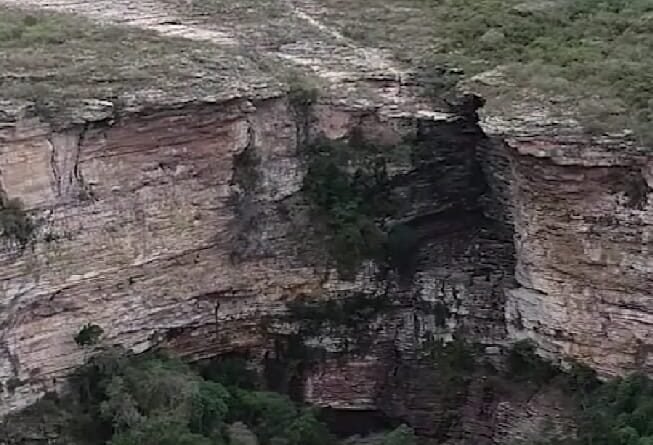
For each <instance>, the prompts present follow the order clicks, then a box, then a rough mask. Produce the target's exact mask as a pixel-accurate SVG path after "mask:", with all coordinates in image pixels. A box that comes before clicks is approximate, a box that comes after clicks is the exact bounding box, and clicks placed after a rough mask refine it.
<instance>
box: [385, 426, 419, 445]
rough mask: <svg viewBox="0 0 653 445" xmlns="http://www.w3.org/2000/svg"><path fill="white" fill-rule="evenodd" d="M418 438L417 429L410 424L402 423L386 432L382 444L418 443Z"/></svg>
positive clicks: (412, 444) (409, 444) (411, 444)
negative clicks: (416, 435)
mask: <svg viewBox="0 0 653 445" xmlns="http://www.w3.org/2000/svg"><path fill="white" fill-rule="evenodd" d="M416 444H417V438H416V437H415V431H414V430H413V429H412V428H410V427H409V426H407V425H405V424H402V425H399V426H398V427H397V428H396V429H394V430H393V431H391V432H390V433H388V434H386V436H385V437H384V438H383V442H382V443H381V445H416Z"/></svg>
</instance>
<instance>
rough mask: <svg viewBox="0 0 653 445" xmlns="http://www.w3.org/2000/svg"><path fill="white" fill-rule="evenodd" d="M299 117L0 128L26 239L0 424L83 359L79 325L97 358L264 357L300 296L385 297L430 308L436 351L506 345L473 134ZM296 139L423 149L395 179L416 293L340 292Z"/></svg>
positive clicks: (5, 167)
mask: <svg viewBox="0 0 653 445" xmlns="http://www.w3.org/2000/svg"><path fill="white" fill-rule="evenodd" d="M310 114H311V118H310V119H309V120H308V121H307V120H306V119H305V118H304V117H303V116H301V115H300V114H298V113H296V112H295V111H294V110H293V109H292V107H290V106H289V104H288V102H287V101H286V100H285V99H281V98H276V99H274V98H273V99H268V100H261V101H258V102H250V101H247V100H244V99H243V100H233V101H231V102H228V103H223V104H219V105H204V106H196V107H186V108H184V109H170V110H161V111H152V112H147V113H145V112H143V113H141V114H136V115H131V116H128V117H126V118H122V119H116V120H115V121H114V120H101V121H99V122H93V123H88V124H86V125H83V126H78V127H74V128H69V129H67V130H65V131H59V132H54V131H52V130H51V129H50V128H49V127H48V125H46V124H44V123H42V122H40V121H39V120H38V119H36V118H27V117H24V118H22V119H18V120H17V121H16V122H10V123H7V124H6V125H4V126H3V128H2V133H1V136H0V138H1V140H2V152H1V158H0V159H1V164H2V167H1V171H2V177H1V178H2V190H3V193H5V194H6V196H8V197H11V198H13V197H19V198H21V199H22V200H23V201H24V202H25V204H26V207H27V208H28V209H29V210H30V211H31V212H32V214H33V219H34V221H35V224H36V226H37V230H36V238H37V240H36V242H34V243H31V244H30V245H28V246H26V247H25V248H24V249H22V250H21V249H19V248H18V247H17V246H15V245H7V246H5V248H4V250H3V256H2V267H1V268H0V270H1V273H2V305H3V310H2V333H1V340H2V357H1V361H0V377H1V379H2V381H3V383H4V387H5V388H8V387H11V391H9V390H5V391H4V392H3V394H2V397H3V402H4V403H3V404H2V406H3V409H4V410H5V411H7V410H11V409H13V408H16V407H20V406H24V405H25V404H27V403H29V402H30V401H33V400H34V399H36V398H37V397H38V396H39V395H40V394H42V393H43V391H44V390H47V389H49V388H52V387H54V386H56V385H57V382H58V379H60V378H61V377H63V376H65V375H66V374H67V373H68V372H70V370H72V369H73V368H74V367H75V366H77V365H79V364H80V363H82V361H83V360H84V358H85V355H86V354H88V351H85V350H83V349H81V348H80V347H79V346H78V345H77V344H75V341H74V340H73V337H74V335H75V334H76V333H77V332H78V331H79V330H80V328H81V327H82V326H83V325H84V324H86V323H93V324H97V325H99V326H101V327H102V329H103V330H104V335H103V344H105V345H110V344H121V345H124V346H126V347H129V348H133V349H135V350H137V351H140V350H145V349H147V348H150V347H152V346H154V345H156V344H160V343H166V342H167V343H170V344H172V345H174V346H175V347H176V348H177V349H178V350H179V351H180V352H182V353H184V354H187V355H191V356H193V357H195V358H198V357H202V356H210V355H213V354H216V353H219V352H221V351H228V350H234V349H239V348H240V349H246V348H251V347H262V346H265V344H266V341H267V340H266V339H265V336H264V335H262V333H261V329H260V326H261V320H262V318H263V317H264V316H265V317H274V316H275V315H277V314H282V313H284V311H285V305H286V303H287V302H289V301H292V300H293V299H296V298H297V297H299V296H302V297H303V296H308V297H311V298H318V299H319V298H329V297H330V296H338V297H340V298H343V297H344V298H346V297H347V296H348V295H353V293H354V292H365V293H368V294H375V293H376V294H378V293H380V292H387V291H388V290H387V289H388V288H392V287H395V288H397V291H396V295H397V296H400V297H401V298H400V300H401V299H403V300H402V301H403V303H401V304H409V303H408V302H409V301H414V300H415V301H418V300H425V301H436V300H438V301H442V303H443V304H444V305H446V306H447V311H446V314H444V315H442V316H440V318H443V317H444V319H443V320H442V321H440V323H441V324H444V326H445V327H446V329H441V330H442V333H443V335H444V336H445V337H446V336H449V337H450V336H451V333H452V332H454V331H459V332H465V333H468V334H469V335H470V336H471V337H470V339H471V340H478V341H480V342H482V343H486V344H495V343H497V342H500V341H501V340H502V339H503V338H504V335H505V324H504V323H503V294H504V293H503V287H504V284H505V282H509V281H510V279H511V274H512V268H513V266H512V258H513V255H512V244H511V242H510V232H509V231H506V230H498V231H497V230H495V229H494V228H495V227H497V226H499V225H500V223H498V222H496V221H493V220H491V219H489V218H486V217H484V216H483V213H482V211H481V208H480V207H479V196H481V195H482V194H483V193H485V192H486V187H485V182H484V181H483V178H482V176H481V175H480V173H479V169H478V163H477V162H476V160H475V146H476V142H477V141H478V140H479V138H480V137H481V136H482V135H481V133H480V131H479V129H478V127H477V126H476V125H475V122H474V120H473V119H467V117H466V116H457V115H455V114H444V113H440V114H434V115H428V116H426V117H421V118H417V117H414V116H410V115H409V116H404V115H398V116H388V115H384V114H381V113H377V112H376V111H375V110H374V109H371V110H370V109H352V108H346V107H344V106H343V107H338V106H336V105H331V104H318V105H316V106H315V107H314V108H313V109H312V112H311V113H310ZM306 128H309V129H310V134H311V135H316V136H317V135H321V136H325V137H327V138H331V139H338V138H343V137H346V136H347V135H349V134H350V133H351V132H352V130H353V129H354V128H356V129H357V132H358V133H360V134H362V135H363V137H364V138H365V139H366V140H369V141H372V142H375V143H377V144H381V145H384V146H388V147H400V146H401V145H402V144H403V142H404V141H405V140H413V141H415V140H419V141H420V144H421V146H422V148H423V149H424V148H425V149H426V151H424V150H422V151H423V152H425V153H427V154H428V155H427V156H426V158H425V159H420V158H419V157H415V156H412V155H411V154H410V153H409V152H406V153H404V156H403V157H401V156H399V157H398V160H397V163H396V165H393V166H391V168H390V170H391V172H390V174H391V176H392V177H393V181H394V182H395V183H396V184H397V187H399V188H400V189H401V190H402V193H404V211H405V214H404V218H405V219H406V220H407V221H409V222H410V224H412V225H414V227H415V229H416V231H417V233H418V234H419V237H420V244H421V245H422V248H421V249H420V254H419V266H418V267H417V272H416V273H415V275H414V277H413V279H412V283H409V284H406V283H402V284H401V286H400V285H399V284H397V283H394V282H392V283H391V282H390V281H388V280H387V279H384V280H379V279H378V278H377V277H378V274H377V273H375V267H374V266H373V265H371V264H369V265H365V266H364V267H363V268H362V269H361V270H360V271H359V273H358V275H357V277H356V278H355V279H354V280H342V279H338V278H337V273H336V272H335V269H334V267H333V263H332V261H330V259H329V258H328V255H327V254H326V253H325V252H326V249H324V246H323V243H321V241H320V240H319V239H316V237H313V236H311V233H312V229H311V222H310V221H309V220H308V219H307V218H308V217H307V215H306V213H307V212H306V211H305V209H304V207H305V206H304V207H302V202H301V201H302V198H301V193H300V189H301V187H302V179H303V175H304V173H305V172H304V170H305V165H304V163H303V161H302V156H301V154H300V153H299V151H300V150H301V146H302V143H301V142H302V141H301V140H299V139H302V138H305V137H306V135H305V134H304V133H305V132H306V131H305V130H306ZM395 150H410V148H405V149H404V148H401V147H400V148H399V149H397V148H395ZM399 153H401V151H399ZM411 156H412V158H411ZM248 159H249V161H248ZM391 281H392V280H391ZM410 304H413V303H410ZM422 323H423V324H425V326H426V325H428V323H431V324H432V323H433V321H432V320H428V319H425V320H424V321H423V322H422ZM424 329H428V326H426V327H424ZM8 382H9V383H8Z"/></svg>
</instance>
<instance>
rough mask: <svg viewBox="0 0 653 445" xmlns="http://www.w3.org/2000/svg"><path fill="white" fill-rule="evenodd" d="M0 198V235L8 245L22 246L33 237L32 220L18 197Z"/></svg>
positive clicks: (33, 227) (33, 226)
mask: <svg viewBox="0 0 653 445" xmlns="http://www.w3.org/2000/svg"><path fill="white" fill-rule="evenodd" d="M0 198H1V199H0V235H1V236H2V238H4V239H5V241H6V242H7V243H9V244H10V245H15V246H18V247H20V248H24V247H25V246H26V245H27V244H28V243H29V242H30V241H31V240H32V238H33V237H34V230H35V229H36V228H35V225H34V221H33V220H32V218H31V217H30V216H29V214H27V212H26V211H25V206H24V204H23V202H22V201H21V200H20V199H18V198H12V199H8V198H4V197H0Z"/></svg>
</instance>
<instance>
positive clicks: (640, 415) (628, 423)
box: [577, 375, 653, 445]
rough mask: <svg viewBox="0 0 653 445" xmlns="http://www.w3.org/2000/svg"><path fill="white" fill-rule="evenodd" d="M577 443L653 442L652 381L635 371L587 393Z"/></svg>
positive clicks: (634, 444) (622, 444)
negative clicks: (634, 373) (636, 373)
mask: <svg viewBox="0 0 653 445" xmlns="http://www.w3.org/2000/svg"><path fill="white" fill-rule="evenodd" d="M577 443H578V444H579V445H650V444H653V381H651V380H650V379H649V378H648V377H646V376H643V375H632V376H630V377H627V378H619V379H615V380H612V381H610V382H608V383H606V384H604V385H601V386H600V387H598V388H597V389H595V390H594V391H593V392H592V393H591V394H589V396H586V400H585V406H584V409H583V411H582V413H581V424H580V434H579V440H578V442H577Z"/></svg>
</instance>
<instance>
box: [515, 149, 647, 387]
mask: <svg viewBox="0 0 653 445" xmlns="http://www.w3.org/2000/svg"><path fill="white" fill-rule="evenodd" d="M508 145H509V146H511V147H512V149H510V150H509V151H510V153H511V154H510V156H511V166H512V175H513V176H512V180H511V192H512V196H513V205H514V222H515V246H516V251H517V269H516V278H517V281H518V283H519V284H520V287H518V288H516V289H513V290H511V291H509V292H508V299H507V302H508V303H507V311H506V314H507V322H508V327H509V331H510V333H511V336H515V337H520V336H522V335H525V336H527V337H530V338H533V339H535V340H536V342H537V343H538V344H539V345H540V347H541V348H542V350H543V351H547V352H549V353H550V354H551V355H552V356H564V357H572V358H576V359H578V360H580V361H581V362H584V363H587V364H588V365H590V366H592V367H593V368H595V369H596V370H597V371H598V372H599V373H600V374H603V375H606V376H607V375H610V376H614V375H621V374H624V373H626V372H629V371H636V370H637V371H645V372H651V361H650V360H651V359H650V358H649V357H648V352H649V350H650V347H651V346H650V345H651V338H650V332H649V330H650V329H649V326H650V323H651V318H650V304H651V303H650V300H651V292H652V291H653V281H652V279H653V256H652V255H651V247H652V246H653V244H652V240H651V229H652V228H651V223H652V222H653V206H652V204H653V201H652V200H651V196H652V195H651V193H650V192H651V186H652V185H653V182H652V179H653V178H652V177H651V167H652V165H653V164H652V159H651V156H650V155H644V154H640V153H630V154H629V153H628V151H629V148H628V147H627V146H624V145H623V144H621V145H620V144H617V143H615V142H612V143H610V142H609V141H605V142H603V143H602V142H600V141H594V142H590V141H587V140H573V139H572V140H565V139H563V138H559V139H548V138H546V139H545V138H534V139H532V138H527V139H526V138H525V139H520V138H515V139H512V140H510V141H508Z"/></svg>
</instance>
